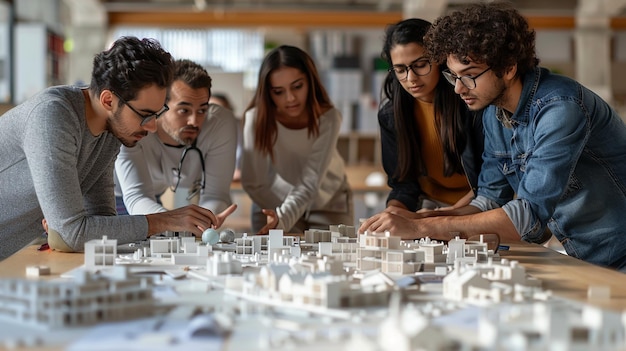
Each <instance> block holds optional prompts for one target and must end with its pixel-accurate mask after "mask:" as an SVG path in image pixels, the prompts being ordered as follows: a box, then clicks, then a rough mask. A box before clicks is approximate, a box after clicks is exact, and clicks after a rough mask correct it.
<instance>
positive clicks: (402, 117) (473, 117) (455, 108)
mask: <svg viewBox="0 0 626 351" xmlns="http://www.w3.org/2000/svg"><path fill="white" fill-rule="evenodd" d="M430 26H431V23H430V22H428V21H425V20H422V19H418V18H410V19H406V20H403V21H400V22H398V23H396V24H393V25H390V26H388V27H387V29H386V31H385V40H384V45H383V50H382V54H381V57H382V58H383V59H385V60H386V61H387V63H388V64H389V67H391V68H390V69H389V74H388V75H387V77H386V79H385V83H384V86H383V93H384V96H385V99H384V100H383V102H382V104H381V108H380V109H379V111H378V122H379V125H380V135H381V146H382V163H383V168H384V169H385V172H386V173H387V179H388V181H387V184H388V185H389V187H390V188H391V191H390V192H389V196H388V197H387V207H392V206H394V207H399V208H402V209H407V210H410V211H417V210H420V211H424V210H433V209H438V208H445V207H447V206H452V205H453V206H455V207H460V206H464V205H467V204H468V203H469V202H470V200H471V199H472V198H473V197H474V191H475V190H476V187H477V184H478V172H479V171H480V166H481V164H482V158H481V154H482V150H483V139H484V136H483V130H482V119H481V117H482V116H481V114H480V112H472V111H469V110H468V109H467V107H466V106H465V104H464V103H463V101H461V99H459V98H458V96H457V95H456V93H455V92H454V87H452V86H450V84H449V83H448V82H447V81H446V80H445V78H444V77H443V74H442V73H441V72H442V71H443V70H444V69H446V66H445V64H441V65H439V64H436V63H431V62H430V59H429V58H428V57H427V56H426V52H425V49H424V40H423V37H424V35H425V34H426V32H427V31H428V29H429V28H430Z"/></svg>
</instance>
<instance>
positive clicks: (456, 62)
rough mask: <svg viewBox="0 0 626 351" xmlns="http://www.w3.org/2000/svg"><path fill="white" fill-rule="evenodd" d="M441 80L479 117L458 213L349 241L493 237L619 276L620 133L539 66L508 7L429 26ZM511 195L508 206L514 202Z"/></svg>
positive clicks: (624, 133) (567, 83) (623, 153)
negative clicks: (474, 166)
mask: <svg viewBox="0 0 626 351" xmlns="http://www.w3.org/2000/svg"><path fill="white" fill-rule="evenodd" d="M425 43H426V48H427V51H428V54H429V56H430V57H432V58H433V60H434V61H436V62H440V63H442V62H446V61H447V65H448V69H449V71H446V72H445V73H444V74H445V76H446V79H447V80H448V81H449V82H450V83H451V84H453V85H454V86H455V91H456V92H457V94H459V95H460V96H461V98H462V99H463V101H464V102H465V103H466V104H467V106H468V107H469V108H470V109H471V110H475V111H476V110H480V109H483V108H486V109H485V111H484V117H483V124H484V130H485V150H484V153H483V159H484V163H483V166H482V168H481V172H480V176H479V188H478V196H477V197H476V199H474V200H473V201H472V202H471V203H470V205H469V206H465V207H462V208H459V209H455V210H450V211H432V212H430V213H428V214H416V213H410V212H408V211H389V212H386V213H382V214H380V215H377V216H374V217H372V218H370V219H368V220H367V221H366V222H364V223H363V225H362V226H361V227H360V228H359V230H360V231H365V230H369V231H377V232H380V231H385V230H389V231H390V232H391V233H393V234H395V235H401V236H402V237H404V238H420V237H425V236H429V237H431V238H435V239H443V240H447V239H450V236H451V235H454V234H452V233H454V232H460V233H461V235H462V236H464V237H467V236H469V235H475V234H481V233H497V234H499V235H500V237H501V238H502V240H503V241H507V240H508V241H515V240H520V239H521V240H524V241H528V242H534V243H542V242H544V241H546V240H547V239H548V238H549V232H548V231H546V227H549V228H550V231H551V232H552V234H554V236H555V237H556V238H557V239H558V240H559V241H560V242H561V243H562V244H563V247H564V248H565V250H566V251H567V253H568V254H569V255H570V256H573V257H576V258H579V259H582V260H585V261H588V262H590V263H594V264H598V265H602V266H608V267H613V268H617V269H621V270H626V216H625V214H626V125H625V124H624V122H623V121H622V119H621V118H620V116H618V115H617V113H616V112H615V111H614V110H613V109H612V108H611V107H610V106H609V104H607V103H606V102H605V101H604V100H602V99H601V98H600V97H599V96H597V95H596V94H594V93H593V92H592V91H591V90H589V89H587V88H585V87H584V86H582V85H581V84H580V83H578V82H576V81H574V80H572V79H570V78H567V77H564V76H560V75H556V74H553V73H551V72H550V71H548V70H547V69H545V68H541V67H539V66H538V63H539V60H538V59H537V58H536V56H535V32H534V31H533V30H531V29H529V27H528V23H527V21H526V20H525V19H524V17H522V16H521V15H520V14H519V13H518V11H516V10H515V9H514V8H513V7H511V5H510V4H508V3H503V2H490V3H476V4H472V5H469V6H467V7H466V8H465V9H463V10H460V11H455V12H454V13H452V14H450V15H447V16H444V17H441V18H439V19H437V20H436V21H435V22H434V24H433V27H432V28H431V29H430V30H429V32H428V34H427V35H426V37H425ZM514 195H516V196H514Z"/></svg>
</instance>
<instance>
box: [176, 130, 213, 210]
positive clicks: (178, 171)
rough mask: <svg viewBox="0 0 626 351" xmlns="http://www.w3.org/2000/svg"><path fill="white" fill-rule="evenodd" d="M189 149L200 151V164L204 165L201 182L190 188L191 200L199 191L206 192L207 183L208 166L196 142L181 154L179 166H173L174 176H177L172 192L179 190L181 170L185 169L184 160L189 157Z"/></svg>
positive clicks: (188, 198)
mask: <svg viewBox="0 0 626 351" xmlns="http://www.w3.org/2000/svg"><path fill="white" fill-rule="evenodd" d="M189 151H195V152H197V153H198V156H199V157H200V166H201V167H202V175H201V176H200V183H198V182H197V181H196V182H195V183H194V184H193V187H192V188H191V189H189V195H188V196H187V201H189V200H191V199H192V198H193V197H194V196H196V194H198V192H202V193H204V187H205V185H206V182H205V181H206V168H205V166H204V157H202V151H200V149H198V147H196V143H195V142H194V143H192V144H191V145H190V146H188V147H186V148H185V149H184V150H183V154H182V155H181V156H180V161H179V162H178V168H172V172H174V177H176V178H177V179H176V186H174V187H173V188H171V190H172V192H176V190H178V186H179V185H180V180H181V178H182V176H181V172H182V169H183V162H185V157H187V153H188V152H189Z"/></svg>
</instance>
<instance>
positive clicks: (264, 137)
mask: <svg viewBox="0 0 626 351" xmlns="http://www.w3.org/2000/svg"><path fill="white" fill-rule="evenodd" d="M281 67H293V68H296V69H298V70H299V71H301V72H302V73H303V74H304V75H305V76H306V77H307V80H308V84H309V94H308V96H307V112H308V115H309V122H308V127H307V128H308V130H309V136H317V135H318V134H319V118H320V116H321V115H322V113H323V112H325V111H326V110H328V109H329V108H331V107H332V106H333V105H332V103H331V101H330V98H329V97H328V93H327V92H326V89H324V86H322V82H321V79H320V77H319V74H318V72H317V68H316V67H315V64H314V63H313V59H311V57H310V56H309V55H308V54H307V53H306V52H304V51H303V50H301V49H299V48H297V47H295V46H288V45H282V46H279V47H277V48H275V49H273V50H272V51H270V52H269V53H268V54H267V55H266V56H265V59H263V63H262V64H261V69H260V70H259V80H258V83H257V88H256V92H255V94H254V97H253V98H252V101H251V102H250V104H249V105H248V107H247V108H246V110H249V109H251V108H253V107H256V114H257V120H256V125H255V129H254V133H255V141H254V147H255V148H256V149H258V150H260V151H261V152H263V153H265V154H268V155H270V157H272V159H273V155H274V153H273V146H274V143H275V142H276V137H277V126H276V113H275V112H276V106H274V102H273V101H272V98H271V96H270V92H271V87H270V75H271V74H272V72H274V71H275V70H277V69H279V68H281Z"/></svg>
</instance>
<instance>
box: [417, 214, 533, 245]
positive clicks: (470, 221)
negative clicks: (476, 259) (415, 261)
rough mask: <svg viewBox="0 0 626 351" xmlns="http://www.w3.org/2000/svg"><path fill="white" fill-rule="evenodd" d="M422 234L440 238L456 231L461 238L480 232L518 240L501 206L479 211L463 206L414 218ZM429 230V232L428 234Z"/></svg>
mask: <svg viewBox="0 0 626 351" xmlns="http://www.w3.org/2000/svg"><path fill="white" fill-rule="evenodd" d="M415 221H416V224H417V226H418V227H419V228H420V232H422V231H423V233H422V234H424V235H425V236H430V237H433V238H435V237H438V238H440V239H445V238H448V239H447V240H449V239H453V238H454V236H456V233H459V236H461V237H462V238H468V237H470V236H474V235H480V234H498V235H499V236H500V240H501V241H520V235H519V234H518V232H517V229H515V226H514V225H513V222H511V220H510V219H509V217H508V216H507V215H506V213H505V212H504V210H502V209H501V208H498V209H494V210H489V211H485V212H480V211H479V210H478V209H477V208H476V207H473V206H464V207H462V208H459V209H456V210H450V211H442V213H440V214H439V215H438V216H436V217H428V218H423V219H417V220H415ZM429 232H430V234H429Z"/></svg>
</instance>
